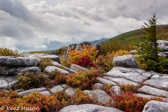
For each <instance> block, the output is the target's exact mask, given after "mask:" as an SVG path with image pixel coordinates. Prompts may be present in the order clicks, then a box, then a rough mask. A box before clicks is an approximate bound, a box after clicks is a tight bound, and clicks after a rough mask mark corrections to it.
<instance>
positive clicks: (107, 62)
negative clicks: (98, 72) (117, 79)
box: [94, 50, 129, 71]
mask: <svg viewBox="0 0 168 112" xmlns="http://www.w3.org/2000/svg"><path fill="white" fill-rule="evenodd" d="M128 54H129V51H127V50H118V51H113V52H112V53H107V54H106V55H99V56H98V58H97V59H96V61H95V62H94V63H95V64H96V65H97V66H99V67H100V66H101V67H103V68H104V69H105V71H109V70H111V69H112V67H113V66H112V61H113V58H114V57H115V56H122V55H128Z"/></svg>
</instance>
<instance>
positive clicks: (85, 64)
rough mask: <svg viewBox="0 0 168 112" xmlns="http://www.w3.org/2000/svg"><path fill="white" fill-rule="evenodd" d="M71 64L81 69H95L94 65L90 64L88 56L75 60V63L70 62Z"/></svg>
mask: <svg viewBox="0 0 168 112" xmlns="http://www.w3.org/2000/svg"><path fill="white" fill-rule="evenodd" d="M72 63H73V64H77V65H80V66H83V67H95V64H94V63H92V62H91V60H90V57H89V56H82V57H81V58H80V60H77V62H76V63H75V62H72Z"/></svg>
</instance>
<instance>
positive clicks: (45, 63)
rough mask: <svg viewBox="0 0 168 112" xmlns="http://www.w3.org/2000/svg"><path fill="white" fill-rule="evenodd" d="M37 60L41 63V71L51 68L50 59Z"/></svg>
mask: <svg viewBox="0 0 168 112" xmlns="http://www.w3.org/2000/svg"><path fill="white" fill-rule="evenodd" d="M39 58H40V59H41V62H40V68H41V70H44V69H45V67H46V66H51V65H52V62H53V61H52V59H50V58H41V57H39Z"/></svg>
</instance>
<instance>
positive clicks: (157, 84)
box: [143, 79, 168, 89]
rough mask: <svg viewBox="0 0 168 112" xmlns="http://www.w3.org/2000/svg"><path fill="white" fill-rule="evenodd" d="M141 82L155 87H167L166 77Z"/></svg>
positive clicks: (167, 80)
mask: <svg viewBox="0 0 168 112" xmlns="http://www.w3.org/2000/svg"><path fill="white" fill-rule="evenodd" d="M143 84H145V85H150V86H152V87H155V88H160V89H168V79H150V80H147V81H145V82H144V83H143Z"/></svg>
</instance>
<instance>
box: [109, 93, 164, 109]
mask: <svg viewBox="0 0 168 112" xmlns="http://www.w3.org/2000/svg"><path fill="white" fill-rule="evenodd" d="M113 94H115V93H113ZM111 97H112V99H113V100H114V102H115V103H114V107H115V108H118V109H120V110H123V111H126V112H142V110H143V108H144V106H145V104H146V103H147V102H148V101H150V100H158V101H162V99H161V98H150V99H148V98H142V97H138V96H135V95H134V93H133V92H131V91H126V92H124V91H121V92H120V94H115V95H114V96H111Z"/></svg>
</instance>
